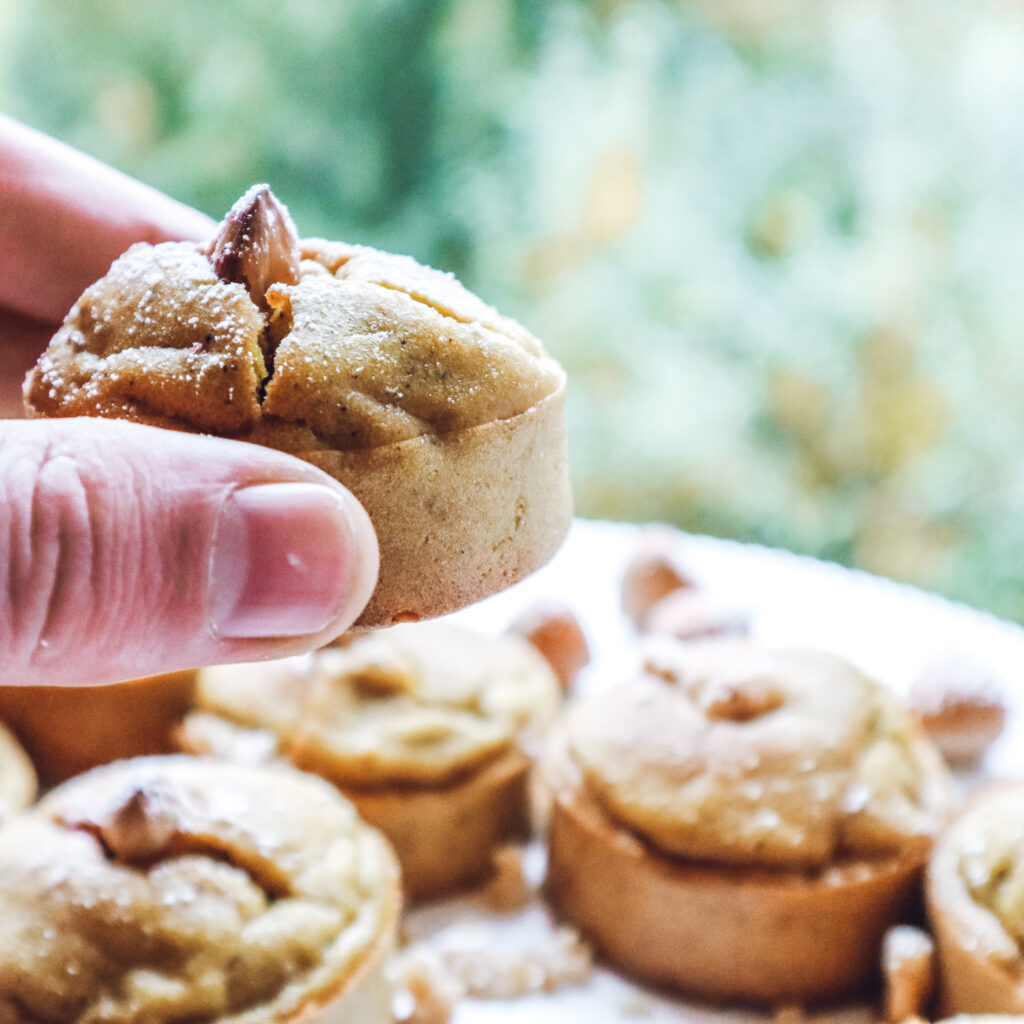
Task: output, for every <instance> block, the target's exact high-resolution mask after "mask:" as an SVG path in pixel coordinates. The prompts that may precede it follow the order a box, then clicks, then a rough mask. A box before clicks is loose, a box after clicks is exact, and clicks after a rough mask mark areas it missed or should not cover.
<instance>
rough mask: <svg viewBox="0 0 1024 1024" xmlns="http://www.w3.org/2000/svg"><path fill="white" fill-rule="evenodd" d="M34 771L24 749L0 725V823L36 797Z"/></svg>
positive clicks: (9, 732)
mask: <svg viewBox="0 0 1024 1024" xmlns="http://www.w3.org/2000/svg"><path fill="white" fill-rule="evenodd" d="M36 786H37V780H36V771H35V768H34V767H33V765H32V762H31V760H29V756H28V754H26V753H25V749H24V748H23V747H22V745H21V744H20V743H19V742H18V740H17V738H16V737H15V736H14V735H13V734H12V733H11V731H10V730H9V729H8V728H7V727H6V726H4V725H0V822H3V821H5V820H6V819H7V818H9V817H10V816H11V815H12V814H14V813H15V812H16V811H20V810H21V809H22V808H23V807H27V806H28V805H29V804H30V803H32V801H33V800H34V799H35V797H36Z"/></svg>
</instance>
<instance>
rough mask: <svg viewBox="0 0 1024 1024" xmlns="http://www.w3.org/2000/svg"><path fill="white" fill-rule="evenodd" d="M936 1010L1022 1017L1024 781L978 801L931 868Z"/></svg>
mask: <svg viewBox="0 0 1024 1024" xmlns="http://www.w3.org/2000/svg"><path fill="white" fill-rule="evenodd" d="M926 894H927V904H928V917H929V920H930V923H931V927H932V932H933V934H934V936H935V947H936V950H937V952H938V958H939V1012H941V1013H944V1014H961V1013H980V1014H988V1013H994V1014H998V1013H1007V1014H1024V782H1012V783H1000V784H995V785H993V786H991V787H989V788H987V789H985V790H983V791H982V792H980V793H979V794H978V795H977V796H976V797H974V798H973V799H972V800H971V802H970V803H969V804H968V805H967V807H965V808H964V810H963V811H962V812H961V813H960V814H959V815H958V816H957V818H956V819H955V820H954V821H953V823H952V824H951V825H950V826H949V828H948V829H947V830H946V831H945V832H944V833H943V834H942V835H941V836H940V837H939V841H938V842H937V843H936V846H935V852H934V854H933V855H932V859H931V862H930V863H929V866H928V878H927V885H926Z"/></svg>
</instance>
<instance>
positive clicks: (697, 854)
mask: <svg viewBox="0 0 1024 1024" xmlns="http://www.w3.org/2000/svg"><path fill="white" fill-rule="evenodd" d="M567 739H568V752H569V755H570V757H571V759H572V762H574V764H575V765H576V767H577V770H578V771H579V772H580V774H581V778H582V781H583V784H584V785H585V786H586V787H587V789H588V790H589V791H590V792H591V793H592V795H593V796H594V797H595V798H596V799H597V800H598V801H599V803H600V804H601V805H602V806H603V808H604V809H605V811H606V812H607V813H608V814H609V815H610V816H611V817H612V818H613V819H615V820H617V821H619V822H620V823H621V824H622V825H624V826H625V827H627V828H628V829H631V830H633V831H635V832H637V833H638V834H639V835H641V836H642V837H644V838H646V839H647V840H648V841H649V842H650V843H651V844H652V845H653V846H655V847H657V848H658V849H660V850H661V851H662V852H664V853H667V854H669V855H672V856H680V857H685V858H688V859H693V860H706V861H710V862H714V863H728V864H739V865H748V866H758V865H762V866H766V867H777V868H793V869H809V870H810V869H819V868H822V867H824V866H826V865H828V864H830V863H831V862H833V861H835V860H837V859H840V858H843V857H874V856H884V855H888V854H891V853H894V852H898V851H901V850H906V849H908V848H913V847H915V846H916V847H920V848H921V849H922V850H924V849H927V847H928V845H929V844H930V839H931V836H932V834H933V833H934V832H935V830H936V829H937V827H938V826H939V825H940V824H941V822H942V820H943V817H944V813H945V809H946V803H947V781H946V775H945V771H944V768H943V766H942V763H941V758H940V757H939V755H938V753H937V751H936V750H935V749H934V748H933V747H932V745H931V744H930V743H929V742H928V741H927V740H926V739H925V738H924V737H923V735H922V734H921V732H920V729H919V727H918V726H917V725H916V723H915V722H914V720H913V719H912V718H911V717H910V715H909V714H908V713H907V712H906V711H905V710H904V709H903V707H902V706H901V705H900V703H899V701H898V700H897V699H896V698H895V696H894V695H892V694H891V693H890V692H889V691H888V690H887V689H886V688H885V687H883V686H882V685H880V684H879V683H876V682H875V681H873V680H872V679H869V678H868V677H867V676H865V675H863V674H862V673H860V672H859V671H857V670H856V669H855V668H853V667H852V666H851V665H849V664H847V663H845V662H844V661H842V660H840V659H839V658H836V657H833V656H831V655H828V654H824V653H818V652H812V651H767V650H762V649H759V648H757V647H755V646H754V645H752V644H745V643H715V644H700V645H683V644H671V643H666V644H664V645H662V646H661V647H660V648H659V649H658V651H657V653H654V654H652V655H651V657H649V659H648V662H647V664H646V666H645V671H644V672H643V673H642V674H641V675H640V676H639V677H638V678H635V679H633V680H630V681H629V682H627V683H624V684H620V685H618V686H616V687H614V688H612V689H609V690H607V691H605V692H602V693H600V694H597V695H595V696H594V697H592V698H590V699H588V700H586V701H584V702H581V703H580V704H579V706H578V707H577V708H576V709H575V710H574V712H573V713H572V714H571V715H570V717H569V721H568V736H567Z"/></svg>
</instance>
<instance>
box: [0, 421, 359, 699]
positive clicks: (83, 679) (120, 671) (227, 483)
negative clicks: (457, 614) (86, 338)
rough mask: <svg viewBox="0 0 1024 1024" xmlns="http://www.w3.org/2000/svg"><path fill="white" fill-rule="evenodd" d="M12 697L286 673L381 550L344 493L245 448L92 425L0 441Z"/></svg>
mask: <svg viewBox="0 0 1024 1024" xmlns="http://www.w3.org/2000/svg"><path fill="white" fill-rule="evenodd" d="M0 487H2V488H3V494H4V496H5V497H4V501H3V502H2V503H0V567H2V568H0V659H2V662H3V664H4V667H5V679H4V682H5V683H28V684H49V685H57V684H65V683H102V682H111V681H116V680H121V679H128V678H134V677H138V676H143V675H149V674H153V673H157V672H165V671H170V670H173V669H177V668H187V667H193V666H198V665H204V664H211V663H215V662H228V661H250V660H258V659H262V658H271V657H282V656H284V655H287V654H296V653H299V652H302V651H306V650H311V649H313V648H314V647H318V646H320V645H322V644H324V643H326V642H328V641H329V640H331V639H332V638H334V637H335V636H337V635H338V634H339V633H341V632H342V631H344V630H345V629H346V628H347V627H348V626H349V625H350V624H351V623H352V622H353V621H354V620H355V618H356V616H357V615H358V614H359V612H360V611H361V610H362V608H363V606H364V605H365V603H366V602H367V600H368V599H369V597H370V593H371V592H372V590H373V586H374V583H375V581H376V576H377V545H376V539H375V537H374V534H373V529H372V527H371V525H370V521H369V519H368V518H367V516H366V513H365V512H364V511H363V509H362V507H361V506H360V505H359V504H358V502H357V501H356V500H355V498H353V497H352V495H351V494H350V493H349V492H348V491H347V490H345V489H344V488H343V487H342V486H341V485H340V484H338V483H336V482H335V481H334V480H332V479H331V478H330V477H327V476H326V475H325V474H323V473H321V472H320V471H319V470H317V469H315V468H314V467H312V466H309V465H307V464H306V463H304V462H301V461H299V460H297V459H293V458H292V457H291V456H288V455H285V454H283V453H281V452H276V451H273V450H271V449H268V448H262V447H259V446H256V445H248V444H243V443H241V442H237V441H227V440H224V439H221V438H213V437H205V436H200V435H194V434H185V433H177V432H174V431H166V430H160V429H157V428H155V427H144V426H140V425H138V424H133V423H126V422H120V421H108V420H99V419H66V420H27V421H22V422H17V421H12V422H9V423H6V424H4V430H3V432H2V434H0Z"/></svg>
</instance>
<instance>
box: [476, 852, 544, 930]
mask: <svg viewBox="0 0 1024 1024" xmlns="http://www.w3.org/2000/svg"><path fill="white" fill-rule="evenodd" d="M523 852H524V851H523V848H522V846H519V845H517V844H514V843H508V844H506V845H504V846H499V847H498V848H497V849H496V850H495V851H494V853H493V854H491V861H492V863H493V864H494V874H493V875H492V876H491V877H490V879H489V880H488V882H487V884H486V885H485V886H484V888H483V891H482V893H481V895H482V897H483V901H484V903H485V904H486V906H487V908H488V909H489V910H493V911H495V912H496V913H499V914H505V913H509V912H510V911H513V910H522V908H523V907H525V906H527V905H528V904H529V903H530V902H531V901H532V900H533V898H534V897H535V896H536V895H537V890H536V888H535V887H534V886H533V885H532V884H531V883H530V880H529V879H528V878H527V877H526V872H525V870H524V866H523Z"/></svg>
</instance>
